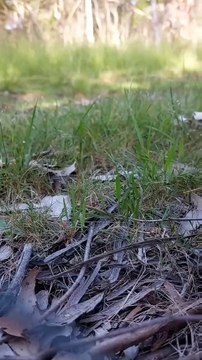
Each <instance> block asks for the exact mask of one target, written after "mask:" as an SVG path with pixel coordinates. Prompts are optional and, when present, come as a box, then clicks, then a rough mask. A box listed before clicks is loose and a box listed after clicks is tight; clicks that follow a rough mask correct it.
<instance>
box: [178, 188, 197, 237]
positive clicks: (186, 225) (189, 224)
mask: <svg viewBox="0 0 202 360" xmlns="http://www.w3.org/2000/svg"><path fill="white" fill-rule="evenodd" d="M191 200H192V203H193V204H194V207H195V208H194V209H193V210H190V211H189V212H188V213H187V214H186V216H185V219H187V221H183V222H181V225H180V227H179V234H180V235H183V236H188V235H190V234H191V233H192V231H194V230H196V229H198V228H199V227H200V225H202V197H201V196H199V195H197V194H194V193H193V194H192V196H191ZM192 219H193V220H192Z"/></svg>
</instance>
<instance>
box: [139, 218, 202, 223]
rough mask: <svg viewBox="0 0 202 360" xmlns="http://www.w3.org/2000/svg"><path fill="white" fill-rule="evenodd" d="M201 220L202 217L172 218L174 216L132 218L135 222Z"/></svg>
mask: <svg viewBox="0 0 202 360" xmlns="http://www.w3.org/2000/svg"><path fill="white" fill-rule="evenodd" d="M197 220H198V221H201V220H202V218H198V217H196V218H174V217H171V218H166V219H134V221H137V222H143V223H148V222H149V223H153V222H164V221H177V222H180V221H197Z"/></svg>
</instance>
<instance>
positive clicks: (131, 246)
mask: <svg viewBox="0 0 202 360" xmlns="http://www.w3.org/2000/svg"><path fill="white" fill-rule="evenodd" d="M194 236H195V235H194V234H193V235H188V236H181V237H178V236H171V237H169V238H164V239H161V238H160V239H159V238H154V239H152V240H145V241H141V242H137V243H132V244H129V245H126V246H123V247H121V248H119V249H115V250H111V251H108V252H105V253H103V254H98V255H95V256H92V257H91V258H89V259H87V260H84V261H82V262H80V263H78V264H76V265H74V266H72V267H71V268H70V269H68V270H65V271H63V272H61V273H58V274H55V275H50V276H43V274H42V276H40V274H39V276H38V277H37V278H38V279H40V280H42V279H43V280H54V279H57V278H58V277H63V276H67V275H68V274H69V273H70V272H71V271H74V270H76V269H77V268H79V267H81V266H84V265H88V264H90V263H92V262H94V261H98V260H101V259H103V258H105V257H107V256H111V255H113V254H116V253H119V252H122V251H125V250H130V249H139V248H142V247H145V246H148V247H149V246H154V245H157V244H165V243H167V242H170V241H174V240H179V239H183V240H185V239H191V238H193V237H194Z"/></svg>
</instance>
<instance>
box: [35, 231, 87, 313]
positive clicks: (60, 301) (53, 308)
mask: <svg viewBox="0 0 202 360" xmlns="http://www.w3.org/2000/svg"><path fill="white" fill-rule="evenodd" d="M93 233H94V225H92V226H91V227H90V229H89V232H88V239H87V243H86V248H85V254H84V262H85V261H87V260H88V257H89V253H90V246H91V241H92V238H93ZM85 271H86V265H85V264H84V266H83V267H82V268H81V270H80V273H79V275H78V277H77V279H76V281H75V283H74V284H73V285H72V286H71V288H70V289H68V290H67V291H66V293H65V294H64V295H63V296H62V297H61V298H60V299H59V300H58V302H57V303H55V304H53V305H52V306H51V307H50V309H48V310H47V311H46V312H45V313H44V314H43V316H42V317H41V320H44V319H46V318H47V317H48V316H49V315H50V314H52V313H53V312H54V311H56V310H58V308H59V307H60V306H62V305H63V304H64V303H65V302H66V301H67V299H68V298H69V296H70V295H71V294H72V293H73V291H74V290H75V289H76V287H77V286H78V285H79V283H80V281H81V279H82V278H83V276H84V274H85Z"/></svg>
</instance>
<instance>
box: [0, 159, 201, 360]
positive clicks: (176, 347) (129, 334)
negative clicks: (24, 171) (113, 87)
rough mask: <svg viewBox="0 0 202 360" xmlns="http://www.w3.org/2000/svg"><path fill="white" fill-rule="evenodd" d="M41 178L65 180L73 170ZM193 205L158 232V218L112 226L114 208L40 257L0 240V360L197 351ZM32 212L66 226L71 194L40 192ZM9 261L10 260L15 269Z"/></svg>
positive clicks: (197, 203)
mask: <svg viewBox="0 0 202 360" xmlns="http://www.w3.org/2000/svg"><path fill="white" fill-rule="evenodd" d="M32 165H33V164H32ZM35 165H36V164H35ZM35 165H34V166H35ZM43 171H47V173H48V174H49V175H50V174H53V176H56V177H59V178H60V179H63V178H64V177H67V178H68V177H69V175H70V174H71V173H72V172H74V171H75V167H74V166H72V168H71V169H63V170H61V172H60V170H50V169H49V170H47V169H45V170H44V168H43ZM68 172H69V173H68ZM113 175H114V174H113ZM51 176H52V175H51ZM97 180H101V181H109V180H110V179H108V180H107V179H104V178H103V179H97ZM65 181H66V178H65ZM62 182H63V180H61V184H62ZM65 196H66V197H65ZM192 202H193V204H194V208H193V209H192V210H190V211H188V212H187V214H186V215H185V216H184V214H183V216H181V217H178V218H176V217H173V219H167V221H169V222H168V223H167V225H166V227H165V223H164V219H163V216H162V219H152V220H151V219H150V220H149V221H148V220H147V219H138V221H135V220H134V222H132V221H131V222H130V223H127V222H125V221H124V219H121V220H120V218H118V217H117V218H116V209H117V204H116V203H114V204H113V205H112V206H111V207H110V208H108V209H106V211H105V213H106V215H107V213H108V214H113V216H112V217H107V216H106V218H105V216H104V215H102V218H100V219H96V220H95V219H92V220H90V221H88V223H87V224H86V227H85V231H81V230H78V231H77V232H75V233H73V234H72V236H71V238H70V240H69V241H68V242H66V241H64V240H65V238H62V240H60V241H58V242H57V241H56V242H55V243H53V244H50V245H49V249H48V254H47V253H45V252H44V254H43V255H41V254H40V256H38V254H37V253H36V250H35V249H34V248H33V247H32V245H31V244H25V245H24V247H23V249H22V248H21V246H20V248H19V246H15V245H14V244H13V245H12V246H11V245H9V246H8V245H6V244H3V243H2V245H1V248H0V249H2V253H1V256H2V261H4V262H5V261H10V263H8V264H7V268H6V269H7V272H9V271H10V274H8V275H7V276H6V277H5V275H4V272H5V265H4V266H3V264H2V269H1V270H0V273H1V274H2V275H1V288H2V290H1V297H0V328H1V330H2V334H3V337H2V340H1V345H0V357H1V358H2V359H6V358H7V356H11V357H12V359H19V360H20V359H22V358H23V359H25V358H26V359H28V360H29V359H30V360H31V359H32V360H33V359H36V360H45V359H50V360H51V359H55V358H56V356H58V357H59V358H60V357H61V356H62V355H61V354H63V356H64V358H65V359H75V360H78V359H81V360H82V359H83V360H85V359H97V358H98V356H99V359H105V358H108V359H114V358H115V356H116V357H117V356H118V358H120V359H124V358H125V359H127V358H128V359H130V358H135V359H137V360H141V359H143V358H146V357H148V356H149V355H151V358H152V356H153V355H152V354H154V356H155V354H157V353H158V352H159V353H160V352H161V354H162V353H163V354H170V353H171V351H170V349H172V356H173V357H172V358H173V359H178V358H179V351H182V349H184V348H186V349H187V350H186V353H187V355H189V354H190V353H191V352H192V350H194V349H195V348H196V351H197V346H199V345H198V344H199V340H200V339H199V335H198V334H199V329H200V327H199V321H200V320H201V321H202V301H201V299H200V297H199V289H200V277H201V272H200V269H199V267H200V259H199V260H197V256H196V254H195V253H194V252H193V251H192V247H193V245H192V244H194V241H195V240H196V241H198V238H199V229H198V228H199V226H200V225H201V197H200V196H199V195H197V194H192ZM18 206H19V207H17V206H15V210H16V209H17V210H19V211H24V212H25V213H26V211H27V210H28V207H27V206H28V205H27V204H18ZM32 206H33V208H34V210H35V211H39V213H40V212H42V211H44V209H46V210H45V211H47V210H48V211H49V216H50V218H56V219H58V218H59V217H61V218H62V220H63V221H64V222H65V221H66V220H69V221H70V224H71V199H70V197H69V195H62V194H59V195H58V194H57V195H54V196H50V195H48V196H45V197H44V198H43V199H42V200H41V201H40V202H38V203H34V204H33V205H32ZM64 208H65V209H64ZM8 210H9V211H13V210H14V207H10V209H7V211H8ZM64 210H66V212H64ZM165 221H166V219H165ZM173 225H175V227H174V229H175V232H174V233H173ZM123 229H124V230H123ZM165 229H166V230H165ZM4 230H5V228H4V226H3V227H2V235H3V233H4ZM154 234H156V235H157V237H154V236H155V235H154ZM58 236H59V234H58ZM2 241H3V238H2ZM190 244H191V245H190ZM199 248H201V244H200V240H199ZM21 252H22V254H21V255H20V253H21ZM11 258H12V259H15V260H17V259H18V262H16V263H17V265H16V266H15V265H14V264H13V261H11ZM9 264H10V269H9ZM0 265H1V264H0ZM188 323H189V326H188V325H187V324H188ZM190 331H191V333H192V334H194V339H192V342H191V341H190V340H189V338H190ZM182 332H183V334H184V335H183V336H182ZM4 338H5V341H4V340H3V339H4ZM193 342H194V343H193ZM165 345H166V346H167V347H165ZM194 346H195V348H193V347H194ZM164 349H166V350H165V352H164ZM148 358H149V357H148Z"/></svg>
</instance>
